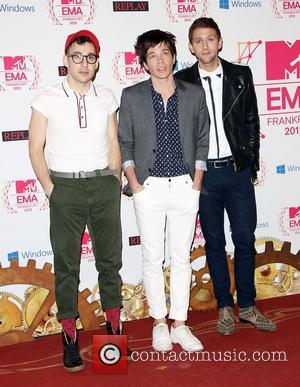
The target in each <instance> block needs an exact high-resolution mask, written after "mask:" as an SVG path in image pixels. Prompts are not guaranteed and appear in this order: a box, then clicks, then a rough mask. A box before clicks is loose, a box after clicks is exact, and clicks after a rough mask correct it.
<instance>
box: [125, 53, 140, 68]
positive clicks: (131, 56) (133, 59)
mask: <svg viewBox="0 0 300 387" xmlns="http://www.w3.org/2000/svg"><path fill="white" fill-rule="evenodd" d="M124 58H125V65H138V64H139V56H138V54H136V53H135V52H129V51H127V52H125V53H124Z"/></svg>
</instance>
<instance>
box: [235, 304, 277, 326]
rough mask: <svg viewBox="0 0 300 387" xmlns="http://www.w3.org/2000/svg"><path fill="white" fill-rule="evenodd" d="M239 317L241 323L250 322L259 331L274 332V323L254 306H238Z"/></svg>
mask: <svg viewBox="0 0 300 387" xmlns="http://www.w3.org/2000/svg"><path fill="white" fill-rule="evenodd" d="M239 318H240V322H241V323H245V324H252V325H253V326H254V327H255V328H256V329H257V330H259V331H265V332H274V331H276V330H277V326H276V324H275V323H274V322H273V321H271V320H269V319H268V318H267V317H265V316H264V315H263V314H262V313H260V311H259V310H258V309H257V308H256V306H249V307H248V308H240V312H239Z"/></svg>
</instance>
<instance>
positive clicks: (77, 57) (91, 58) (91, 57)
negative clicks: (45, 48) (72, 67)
mask: <svg viewBox="0 0 300 387" xmlns="http://www.w3.org/2000/svg"><path fill="white" fill-rule="evenodd" d="M70 57H71V58H72V61H73V62H74V63H76V64H80V63H82V62H83V59H84V58H85V59H86V61H87V62H88V64H95V63H96V62H97V59H98V55H95V54H88V55H82V54H81V53H80V52H78V53H75V54H71V55H68V58H70Z"/></svg>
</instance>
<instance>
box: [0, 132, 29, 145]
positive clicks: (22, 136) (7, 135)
mask: <svg viewBox="0 0 300 387" xmlns="http://www.w3.org/2000/svg"><path fill="white" fill-rule="evenodd" d="M28 133H29V132H28V130H11V131H10V132H2V141H3V142H5V141H21V140H28Z"/></svg>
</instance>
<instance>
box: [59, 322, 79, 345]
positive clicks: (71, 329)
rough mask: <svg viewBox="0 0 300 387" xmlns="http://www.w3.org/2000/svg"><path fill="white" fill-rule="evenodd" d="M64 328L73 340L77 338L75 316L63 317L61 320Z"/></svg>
mask: <svg viewBox="0 0 300 387" xmlns="http://www.w3.org/2000/svg"><path fill="white" fill-rule="evenodd" d="M60 322H61V325H62V329H63V331H65V332H66V333H67V334H68V335H69V336H70V338H71V339H72V340H75V328H76V323H75V317H72V318H63V319H61V320H60Z"/></svg>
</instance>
